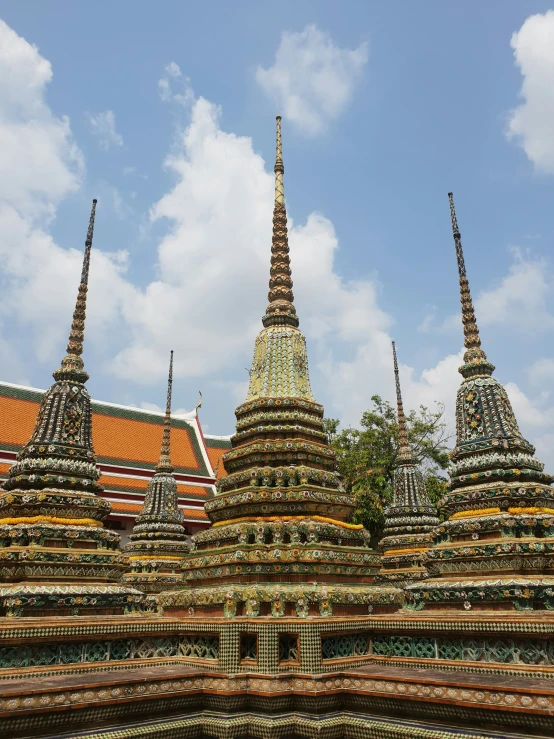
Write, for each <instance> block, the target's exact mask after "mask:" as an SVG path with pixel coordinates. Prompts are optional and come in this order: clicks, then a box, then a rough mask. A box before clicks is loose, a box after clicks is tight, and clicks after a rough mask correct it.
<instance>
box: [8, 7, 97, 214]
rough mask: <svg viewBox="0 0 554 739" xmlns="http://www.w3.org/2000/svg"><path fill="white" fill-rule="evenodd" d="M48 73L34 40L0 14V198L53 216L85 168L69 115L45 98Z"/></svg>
mask: <svg viewBox="0 0 554 739" xmlns="http://www.w3.org/2000/svg"><path fill="white" fill-rule="evenodd" d="M51 79H52V68H51V66H50V63H49V62H48V61H47V60H46V59H44V58H43V57H41V56H40V54H39V52H38V49H37V48H36V46H32V45H31V44H29V43H28V42H27V41H25V39H24V38H22V37H21V36H18V35H17V33H15V31H13V30H12V29H11V28H10V27H9V26H8V25H6V23H4V21H1V20H0V202H9V203H10V204H11V205H12V207H14V208H16V209H17V210H18V211H19V212H20V213H22V214H25V216H26V217H29V218H37V217H45V216H46V217H51V216H52V215H53V212H54V210H55V207H56V204H57V203H58V202H59V201H60V200H61V199H62V198H63V197H65V196H66V195H67V194H68V193H70V192H72V191H74V190H76V189H77V188H78V187H79V184H80V181H81V176H82V171H83V157H82V154H81V152H80V150H79V148H78V147H77V145H76V144H75V142H74V140H73V137H72V134H71V128H70V125H69V119H68V118H66V117H62V118H57V117H56V116H54V115H53V113H52V111H51V110H50V108H49V107H48V105H47V103H46V101H45V92H46V86H47V85H48V83H49V82H50V81H51Z"/></svg>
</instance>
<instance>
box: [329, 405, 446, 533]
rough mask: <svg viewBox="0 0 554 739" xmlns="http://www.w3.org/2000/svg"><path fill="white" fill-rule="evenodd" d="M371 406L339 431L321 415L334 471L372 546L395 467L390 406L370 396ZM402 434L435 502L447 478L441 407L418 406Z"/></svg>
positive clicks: (394, 427)
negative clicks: (357, 420)
mask: <svg viewBox="0 0 554 739" xmlns="http://www.w3.org/2000/svg"><path fill="white" fill-rule="evenodd" d="M371 401H372V404H373V406H372V408H371V409H370V410H368V411H366V412H365V413H364V414H363V416H362V419H361V422H360V426H361V428H360V429H354V428H348V429H344V430H342V431H340V430H339V421H338V420H337V419H335V418H327V419H325V428H326V431H327V435H328V437H329V442H330V444H331V446H332V447H333V449H334V450H335V451H336V453H337V462H338V468H339V472H340V474H341V475H342V478H343V483H344V486H345V488H346V490H347V491H348V492H351V493H352V494H353V495H354V497H355V499H356V504H357V507H356V512H355V514H354V519H353V520H354V522H355V523H362V524H363V525H364V526H365V527H366V528H367V529H368V531H369V532H370V534H371V542H372V545H373V546H376V545H377V543H378V541H379V539H380V538H381V536H382V532H383V525H384V521H385V517H384V512H383V511H384V508H385V507H386V506H387V505H388V504H389V503H390V501H391V499H392V477H393V473H394V470H395V469H396V466H397V456H398V423H397V420H396V410H395V409H394V408H393V407H392V405H391V404H390V403H389V402H388V401H386V400H383V399H382V398H380V397H379V396H378V395H374V396H373V397H372V398H371ZM406 420H407V427H408V436H409V439H410V444H411V447H412V450H413V454H414V459H415V460H416V462H417V463H418V464H420V465H421V469H422V472H423V474H424V476H425V486H426V490H427V494H428V495H429V498H430V500H431V502H432V503H434V504H435V505H436V504H437V503H438V501H439V499H440V498H441V496H442V495H443V494H444V492H445V490H446V486H447V480H446V477H445V475H444V472H445V470H446V467H447V464H448V451H447V444H448V440H449V438H450V437H449V436H448V433H447V426H446V423H445V421H444V407H443V406H442V405H440V404H438V405H437V407H436V409H435V410H429V409H428V408H426V407H425V406H421V407H420V408H419V411H417V412H416V411H411V412H410V414H409V415H408V417H407V419H406Z"/></svg>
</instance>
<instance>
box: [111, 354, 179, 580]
mask: <svg viewBox="0 0 554 739" xmlns="http://www.w3.org/2000/svg"><path fill="white" fill-rule="evenodd" d="M172 385H173V352H171V358H170V360H169V376H168V382H167V402H166V407H165V418H164V427H163V435H162V446H161V451H160V458H159V460H158V464H157V465H156V472H155V474H154V476H153V477H152V479H151V480H150V482H149V483H148V488H147V490H146V497H145V499H144V504H143V506H142V510H141V512H140V513H139V515H138V516H137V519H136V521H135V525H134V527H133V533H132V534H131V537H130V538H131V543H130V544H128V545H127V546H126V547H125V552H126V553H127V554H128V555H129V562H130V566H131V569H130V571H129V572H127V573H125V575H124V576H123V581H124V582H126V583H128V584H130V585H134V586H135V587H137V588H139V590H142V591H144V592H145V593H159V592H160V591H162V590H171V589H173V588H174V587H175V586H176V585H177V584H179V583H180V582H181V581H182V579H183V576H182V574H181V569H180V565H181V563H182V561H183V559H184V557H185V556H186V554H187V552H188V550H189V547H188V544H187V535H186V534H185V530H184V528H183V512H182V511H181V509H180V508H179V505H178V498H177V483H176V481H175V477H174V475H173V465H172V464H171V457H170V443H171V391H172Z"/></svg>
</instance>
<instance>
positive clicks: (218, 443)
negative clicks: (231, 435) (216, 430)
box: [204, 436, 231, 449]
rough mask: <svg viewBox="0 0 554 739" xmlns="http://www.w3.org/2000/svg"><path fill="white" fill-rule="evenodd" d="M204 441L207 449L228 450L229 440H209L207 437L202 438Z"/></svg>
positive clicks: (229, 446)
mask: <svg viewBox="0 0 554 739" xmlns="http://www.w3.org/2000/svg"><path fill="white" fill-rule="evenodd" d="M204 441H205V443H206V446H207V447H208V449H230V448H231V440H230V439H210V437H209V436H205V437H204Z"/></svg>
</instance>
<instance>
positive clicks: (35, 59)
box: [0, 0, 554, 468]
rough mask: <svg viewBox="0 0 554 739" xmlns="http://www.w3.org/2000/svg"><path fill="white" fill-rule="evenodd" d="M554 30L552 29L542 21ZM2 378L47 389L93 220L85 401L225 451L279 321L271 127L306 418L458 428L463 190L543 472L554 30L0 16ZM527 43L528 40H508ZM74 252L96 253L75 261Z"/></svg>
mask: <svg viewBox="0 0 554 739" xmlns="http://www.w3.org/2000/svg"><path fill="white" fill-rule="evenodd" d="M550 9H552V10H551V12H550V13H549V12H548V11H549V10H550ZM0 18H1V19H2V20H3V22H4V24H3V25H2V27H1V29H0V233H1V234H2V243H1V244H0V377H1V379H3V380H5V381H10V382H16V383H22V384H29V385H33V386H35V387H46V386H47V385H48V384H49V382H50V373H51V371H52V370H53V369H54V368H55V366H56V365H57V363H58V362H59V360H60V358H61V356H62V354H63V350H64V346H65V340H66V336H67V332H68V326H69V321H70V315H71V310H72V306H73V303H74V299H75V294H76V288H77V280H78V274H79V262H80V253H79V252H80V250H81V249H82V244H83V241H84V234H85V231H86V224H87V220H88V212H89V208H90V201H91V199H92V197H98V199H99V203H98V216H97V228H96V234H95V243H94V247H95V258H94V259H93V263H92V268H91V285H90V305H89V318H88V323H87V335H86V350H85V361H86V366H87V368H88V370H89V372H90V374H91V380H90V381H89V389H90V391H91V393H92V394H93V396H94V397H97V398H99V399H103V400H108V401H112V402H120V403H126V404H132V405H136V406H140V405H142V406H144V407H153V406H154V405H160V404H162V403H163V398H164V396H165V392H164V386H165V373H166V367H167V359H168V357H167V355H168V352H169V349H170V348H173V349H174V350H175V362H176V382H175V390H174V397H175V404H176V408H177V409H190V408H192V407H193V406H194V405H195V404H196V401H197V391H198V390H199V389H201V390H202V392H203V394H204V406H203V409H202V412H201V418H202V422H203V424H204V426H205V427H207V428H208V429H209V432H210V433H214V434H226V433H230V432H232V430H233V426H234V416H233V411H234V408H235V406H236V405H237V404H238V403H239V402H241V401H242V400H243V398H244V396H245V393H246V380H247V372H246V368H247V367H248V366H249V364H250V361H251V353H252V348H253V340H254V337H255V335H256V332H257V331H258V330H259V328H260V326H261V324H260V317H261V315H262V314H263V312H264V310H265V304H266V292H267V279H268V264H269V249H270V226H271V220H270V219H271V206H272V202H271V198H272V182H271V171H272V166H273V157H274V116H275V114H276V113H281V114H282V115H283V146H284V159H285V194H286V198H287V208H288V213H289V218H290V219H291V224H290V225H291V252H292V269H293V279H294V281H295V294H296V303H297V309H298V312H299V315H300V319H301V328H302V329H303V330H304V331H305V333H306V335H307V338H308V350H309V356H310V372H311V379H312V385H313V389H314V393H315V395H316V397H317V398H318V399H319V400H320V401H321V402H323V403H324V404H325V407H326V411H327V413H328V415H332V416H335V417H340V418H342V419H343V421H344V423H346V424H348V423H352V424H355V423H356V422H357V420H358V418H359V416H360V414H361V412H362V411H363V410H364V409H365V408H367V407H368V405H369V402H370V397H371V395H373V394H374V393H380V394H381V395H383V396H385V397H388V398H390V399H392V395H393V391H394V384H393V377H392V371H391V356H390V343H389V342H390V339H391V338H394V339H395V340H396V341H397V347H398V353H399V359H400V361H401V364H402V367H401V377H402V381H403V386H404V393H405V395H406V401H407V405H409V406H410V407H414V406H416V405H418V404H419V403H425V404H427V405H432V403H433V402H434V401H442V402H444V403H445V405H446V411H447V416H448V418H449V419H450V420H452V414H453V408H454V401H455V392H456V388H457V386H458V384H459V375H458V374H457V372H456V368H457V366H458V365H459V363H460V356H459V352H460V348H461V343H462V332H461V326H460V320H459V303H458V292H457V274H456V264H455V258H454V248H453V243H452V237H451V231H450V223H449V213H448V201H447V192H448V191H449V190H453V191H454V195H455V200H456V206H457V210H458V220H459V223H460V228H461V232H462V239H463V243H464V248H465V253H466V263H467V269H468V275H469V279H470V285H471V287H472V292H473V294H474V298H475V301H476V306H477V317H478V322H479V324H480V327H481V334H482V339H483V345H484V348H485V350H486V351H487V353H488V355H489V358H490V360H491V361H492V362H493V363H494V364H496V365H497V373H496V374H497V377H498V378H499V379H500V380H501V381H502V382H504V383H506V385H507V388H508V391H509V393H510V397H511V398H512V401H513V403H514V408H515V410H516V414H517V416H518V419H519V421H520V425H521V426H522V429H523V430H524V432H525V434H526V435H527V437H528V438H530V440H531V441H533V442H534V443H536V444H537V446H538V450H539V454H540V455H541V456H542V458H543V459H544V460H545V461H548V462H549V463H550V467H551V468H553V467H554V398H553V397H552V394H551V390H550V388H551V386H552V381H553V380H554V350H552V336H553V333H554V301H553V298H552V295H553V289H552V288H553V287H554V276H553V275H554V273H553V264H552V245H553V241H554V212H553V209H552V205H551V204H552V197H553V195H554V92H553V90H554V5H552V2H551V3H550V5H549V4H548V3H543V2H523V1H521V0H520V1H518V2H509V1H508V0H502V1H501V0H495V1H493V0H489V2H487V3H479V2H466V3H454V2H449V3H445V2H438V1H437V2H432V1H431V0H427V1H426V2H424V3H413V2H392V1H391V2H388V3H367V2H356V1H355V0H350V2H349V3H348V4H347V5H346V6H345V7H344V8H341V7H340V6H339V4H338V3H335V2H323V1H321V2H303V3H297V2H296V3H291V2H282V3H280V4H277V5H270V4H268V3H258V2H237V3H224V2H205V3H183V2H171V1H170V0H166V1H165V2H163V3H157V4H153V3H150V2H137V1H135V2H128V1H127V0H119V2H117V3H107V2H105V0H104V1H101V2H98V3H96V4H94V5H91V4H86V3H74V2H69V1H66V0H58V1H57V2H56V3H44V2H39V1H36V2H34V1H32V0H27V1H26V2H25V3H21V2H17V1H16V0H13V1H11V0H10V1H8V0H4V1H3V2H2V1H0ZM514 34H515V35H514ZM77 250H79V252H78V251H77Z"/></svg>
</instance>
